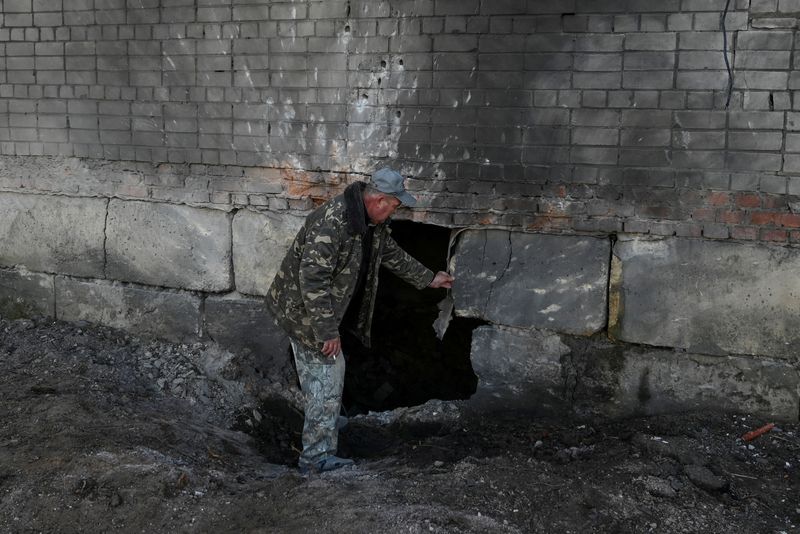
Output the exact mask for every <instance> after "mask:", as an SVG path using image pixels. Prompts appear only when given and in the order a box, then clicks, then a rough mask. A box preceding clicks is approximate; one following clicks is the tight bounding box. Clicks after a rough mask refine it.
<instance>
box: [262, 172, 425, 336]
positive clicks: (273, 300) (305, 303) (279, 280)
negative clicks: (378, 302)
mask: <svg viewBox="0 0 800 534" xmlns="http://www.w3.org/2000/svg"><path fill="white" fill-rule="evenodd" d="M364 187H365V184H364V183H361V182H357V183H354V184H351V185H350V186H348V187H347V189H345V192H344V193H343V194H341V195H339V196H337V197H335V198H333V199H331V200H329V201H328V202H326V203H325V204H323V205H322V206H320V207H319V208H317V209H316V210H314V211H313V212H312V213H311V214H310V215H309V216H308V218H307V219H306V221H305V224H304V225H303V227H302V228H301V229H300V231H299V232H298V233H297V237H295V239H294V242H293V243H292V246H291V248H290V249H289V251H288V252H287V253H286V256H285V257H284V259H283V262H282V263H281V266H280V269H279V270H278V273H277V274H276V275H275V279H274V280H273V282H272V286H271V287H270V289H269V293H268V294H267V299H266V301H267V307H268V308H269V310H270V311H271V312H272V314H273V316H274V317H275V320H276V322H277V323H278V324H279V325H280V326H281V327H282V328H283V329H284V330H285V331H286V332H287V333H288V334H289V335H290V336H292V337H293V338H295V339H297V340H298V341H300V342H301V343H303V344H304V345H306V346H308V347H311V348H316V349H318V350H319V349H321V348H322V344H323V342H324V341H326V340H329V339H333V338H335V337H338V336H339V325H340V324H341V322H342V318H343V317H344V314H345V312H346V311H347V307H348V305H349V304H350V300H351V298H352V297H353V294H354V292H355V290H356V285H357V283H358V277H359V269H360V268H361V259H362V256H363V251H362V238H363V236H364V234H365V233H366V232H367V223H366V215H365V213H366V212H365V208H364V200H363V191H364ZM390 234H391V230H390V229H389V225H388V222H386V223H383V224H379V225H377V226H376V227H375V229H374V233H373V238H372V247H371V250H370V254H371V258H370V262H369V272H368V273H367V276H366V281H365V285H364V291H363V299H362V301H361V302H360V303H353V304H354V305H358V315H357V317H358V319H357V322H356V332H355V333H356V335H357V336H358V337H359V338H360V340H361V342H362V343H364V345H366V346H369V345H370V334H369V332H370V327H371V325H372V313H373V310H374V309H375V297H376V294H377V288H378V270H379V268H380V266H381V265H382V266H384V267H386V268H387V269H389V270H390V271H392V272H393V273H394V274H396V275H397V276H399V277H400V278H402V279H403V280H405V281H406V282H408V283H410V284H412V285H413V286H415V287H416V288H417V289H423V288H425V287H427V286H428V285H429V284H430V283H431V281H433V277H434V274H433V272H432V271H430V270H429V269H427V268H426V267H425V266H424V265H422V264H421V263H419V262H418V261H417V260H415V259H414V258H412V257H411V256H410V255H409V254H408V253H406V252H405V251H404V250H403V249H401V248H400V246H399V245H398V244H397V243H396V242H395V241H394V239H392V237H391V235H390Z"/></svg>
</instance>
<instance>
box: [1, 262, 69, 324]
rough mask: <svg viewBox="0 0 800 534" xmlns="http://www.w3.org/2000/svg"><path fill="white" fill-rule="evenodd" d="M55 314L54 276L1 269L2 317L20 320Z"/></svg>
mask: <svg viewBox="0 0 800 534" xmlns="http://www.w3.org/2000/svg"><path fill="white" fill-rule="evenodd" d="M55 313H56V310H55V289H54V286H53V275H49V274H40V273H31V272H28V271H22V270H16V269H0V315H3V316H4V317H6V318H8V319H18V318H21V317H32V316H34V315H44V316H47V317H53V316H55Z"/></svg>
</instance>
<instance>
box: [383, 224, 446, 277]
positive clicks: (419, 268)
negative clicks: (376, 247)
mask: <svg viewBox="0 0 800 534" xmlns="http://www.w3.org/2000/svg"><path fill="white" fill-rule="evenodd" d="M381 265H383V266H384V267H386V268H387V269H389V270H390V271H392V272H393V273H394V274H396V275H397V276H399V277H400V278H402V279H403V280H405V281H406V282H408V283H409V284H411V285H412V286H414V287H416V288H417V289H425V288H426V287H428V286H429V285H430V283H431V282H433V277H434V276H435V275H434V273H433V271H431V270H430V269H428V268H427V267H425V266H424V265H422V264H421V263H420V262H418V261H417V260H416V259H415V258H414V257H413V256H411V255H410V254H409V253H408V252H406V251H405V250H403V249H402V248H400V245H398V244H397V242H396V241H395V240H394V239H392V236H391V235H387V236H386V243H385V244H384V246H383V255H382V256H381Z"/></svg>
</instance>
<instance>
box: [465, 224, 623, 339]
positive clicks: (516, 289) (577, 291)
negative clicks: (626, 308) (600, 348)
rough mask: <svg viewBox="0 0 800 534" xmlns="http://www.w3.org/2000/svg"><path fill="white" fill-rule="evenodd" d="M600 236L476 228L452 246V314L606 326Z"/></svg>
mask: <svg viewBox="0 0 800 534" xmlns="http://www.w3.org/2000/svg"><path fill="white" fill-rule="evenodd" d="M610 248H611V244H610V242H609V240H607V239H598V238H593V237H576V236H550V235H538V234H525V233H522V232H507V231H501V230H484V231H480V230H476V231H467V232H464V233H463V234H462V236H461V238H460V240H459V242H458V245H457V247H456V252H455V257H454V261H453V263H454V265H455V268H454V274H455V277H456V282H455V284H454V287H453V296H454V300H455V310H456V314H457V315H460V316H463V317H477V318H481V319H485V320H487V321H491V322H493V323H499V324H504V325H509V326H516V327H539V328H547V329H550V330H556V331H559V332H567V333H572V334H582V335H588V334H592V333H594V332H597V331H599V330H601V329H603V328H604V327H605V324H606V289H607V285H608V258H609V254H610Z"/></svg>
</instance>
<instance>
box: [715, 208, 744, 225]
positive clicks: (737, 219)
mask: <svg viewBox="0 0 800 534" xmlns="http://www.w3.org/2000/svg"><path fill="white" fill-rule="evenodd" d="M743 220H744V212H743V211H720V212H719V213H717V222H722V223H728V224H740V223H741V222H742V221H743Z"/></svg>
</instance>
